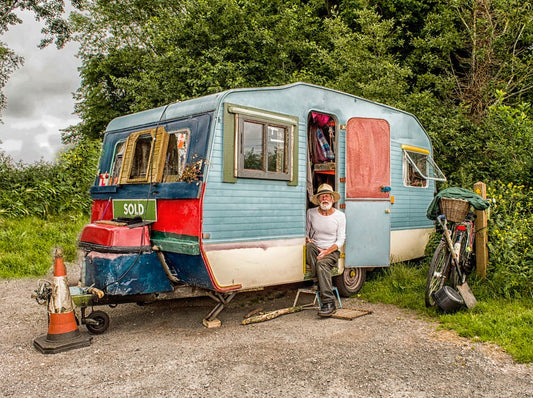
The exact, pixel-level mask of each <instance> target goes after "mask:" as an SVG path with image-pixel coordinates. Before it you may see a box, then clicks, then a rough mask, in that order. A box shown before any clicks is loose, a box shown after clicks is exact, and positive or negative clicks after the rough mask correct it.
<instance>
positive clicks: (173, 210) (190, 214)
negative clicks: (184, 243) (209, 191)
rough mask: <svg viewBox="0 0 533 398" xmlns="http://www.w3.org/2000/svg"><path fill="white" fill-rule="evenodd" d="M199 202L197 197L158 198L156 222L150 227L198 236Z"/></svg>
mask: <svg viewBox="0 0 533 398" xmlns="http://www.w3.org/2000/svg"><path fill="white" fill-rule="evenodd" d="M200 203H201V202H200V200H199V199H158V200H157V222H156V223H154V224H153V226H152V229H153V230H156V231H162V232H172V233H175V234H181V235H189V236H200V231H201V223H200Z"/></svg>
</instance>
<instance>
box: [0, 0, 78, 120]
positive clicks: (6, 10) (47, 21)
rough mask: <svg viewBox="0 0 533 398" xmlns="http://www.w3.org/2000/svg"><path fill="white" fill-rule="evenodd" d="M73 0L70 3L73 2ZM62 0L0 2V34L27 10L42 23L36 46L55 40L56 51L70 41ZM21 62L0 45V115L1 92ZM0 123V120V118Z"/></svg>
mask: <svg viewBox="0 0 533 398" xmlns="http://www.w3.org/2000/svg"><path fill="white" fill-rule="evenodd" d="M75 2H76V0H74V1H73V3H75ZM64 7H65V5H64V2H63V0H5V1H2V2H1V3H0V35H2V34H3V33H5V32H6V31H8V30H9V27H10V26H13V25H17V24H20V23H22V20H21V19H20V18H19V17H18V16H17V11H24V10H28V11H31V12H33V13H34V14H35V19H36V20H38V21H39V20H44V27H43V29H42V31H41V32H42V33H43V35H44V37H43V39H42V40H41V43H40V44H39V47H41V48H42V47H45V46H47V45H49V44H50V43H52V42H53V41H54V38H55V44H56V46H57V48H62V47H63V46H64V45H65V44H66V42H67V41H68V40H69V38H70V31H69V28H68V23H67V21H66V20H64V19H63V18H62V15H63V13H64V10H65V8H64ZM23 63H24V59H23V58H22V57H20V56H19V55H17V54H15V53H14V52H13V51H12V50H11V49H9V47H8V45H7V44H6V43H4V42H0V115H1V111H2V110H3V109H5V107H6V105H7V102H6V97H5V94H4V93H3V89H4V87H5V85H6V83H7V81H8V79H9V76H10V75H11V73H13V72H14V71H15V70H16V69H17V68H19V67H20V66H22V65H23ZM0 120H1V119H0Z"/></svg>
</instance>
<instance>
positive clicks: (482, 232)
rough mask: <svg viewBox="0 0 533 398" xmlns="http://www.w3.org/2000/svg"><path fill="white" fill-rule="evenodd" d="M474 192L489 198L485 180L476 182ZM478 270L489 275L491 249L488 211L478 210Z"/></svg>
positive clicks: (481, 276)
mask: <svg viewBox="0 0 533 398" xmlns="http://www.w3.org/2000/svg"><path fill="white" fill-rule="evenodd" d="M474 192H475V193H477V194H478V195H479V196H481V197H482V198H483V199H486V198H487V185H485V183H483V182H476V183H475V184H474ZM475 224H476V237H475V242H476V271H477V275H478V276H479V277H480V278H482V279H485V278H486V277H487V264H488V263H489V249H488V247H487V242H488V241H489V231H488V230H487V225H488V222H487V211H486V210H476V222H475Z"/></svg>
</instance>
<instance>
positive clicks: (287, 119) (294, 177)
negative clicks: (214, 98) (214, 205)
mask: <svg viewBox="0 0 533 398" xmlns="http://www.w3.org/2000/svg"><path fill="white" fill-rule="evenodd" d="M245 122H252V123H259V124H261V125H262V126H263V128H262V143H263V149H262V151H263V152H262V153H263V168H262V170H252V169H245V168H244V154H243V145H244V141H243V137H244V123H245ZM269 126H272V127H276V128H283V129H285V143H284V151H285V156H284V157H285V159H284V166H285V170H286V171H284V172H273V171H268V155H267V154H268V146H267V143H268V137H267V136H268V127H269ZM238 178H253V179H266V180H279V181H286V182H287V183H288V184H289V185H297V184H298V117H295V116H291V115H285V114H280V113H275V112H270V111H265V110H261V109H255V108H249V107H245V106H241V105H234V104H227V103H226V104H224V176H223V181H224V182H232V183H236V182H237V180H238Z"/></svg>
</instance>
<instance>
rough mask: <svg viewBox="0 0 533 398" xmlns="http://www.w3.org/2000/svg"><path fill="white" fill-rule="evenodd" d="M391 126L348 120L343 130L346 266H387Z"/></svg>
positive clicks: (355, 119)
mask: <svg viewBox="0 0 533 398" xmlns="http://www.w3.org/2000/svg"><path fill="white" fill-rule="evenodd" d="M389 191H390V126H389V123H388V122H387V121H386V120H383V119H368V118H351V119H350V120H348V125H347V127H346V245H345V256H346V257H345V264H346V266H347V267H355V266H367V267H368V266H386V265H389V264H390V199H389Z"/></svg>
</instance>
